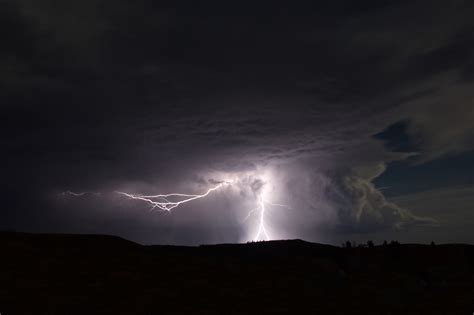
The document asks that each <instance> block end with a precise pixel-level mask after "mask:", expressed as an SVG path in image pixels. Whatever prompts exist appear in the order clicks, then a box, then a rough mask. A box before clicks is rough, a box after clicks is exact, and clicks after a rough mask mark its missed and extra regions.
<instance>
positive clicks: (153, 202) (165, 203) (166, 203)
mask: <svg viewBox="0 0 474 315" xmlns="http://www.w3.org/2000/svg"><path fill="white" fill-rule="evenodd" d="M230 184H231V182H222V183H220V184H218V185H217V186H214V187H212V188H209V189H208V190H207V191H206V192H205V193H204V194H202V195H189V194H182V193H171V194H164V195H149V196H147V195H139V194H138V195H137V194H129V193H126V192H122V191H115V193H117V194H119V195H122V196H125V197H127V198H128V199H133V200H139V201H143V202H146V203H148V204H149V205H150V206H151V209H152V210H154V209H157V208H158V209H160V210H162V211H167V212H170V211H171V210H173V209H174V208H176V207H179V206H180V205H182V204H185V203H187V202H190V201H193V200H196V199H201V198H204V197H206V196H207V195H209V194H210V193H211V192H213V191H216V190H218V189H219V188H221V187H223V186H224V185H230ZM176 197H178V198H184V199H181V200H179V201H172V200H171V198H176Z"/></svg>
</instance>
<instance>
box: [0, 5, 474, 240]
mask: <svg viewBox="0 0 474 315" xmlns="http://www.w3.org/2000/svg"><path fill="white" fill-rule="evenodd" d="M473 16H474V2H473V1H457V0H453V1H441V0H439V1H438V0H429V1H408V0H407V1H403V0H401V1H384V0H362V1H340V0H336V1H252V2H249V3H246V2H242V1H151V0H149V1H145V0H140V1H125V0H68V1H53V0H42V1H37V0H1V1H0V28H1V30H2V40H1V44H0V69H1V71H0V115H1V117H0V125H1V133H0V137H1V143H2V151H1V152H2V154H1V166H2V167H1V168H2V170H1V178H2V180H1V185H2V190H1V191H2V199H1V200H2V201H3V202H2V205H1V208H0V230H11V231H25V232H47V233H59V232H60V233H94V234H112V235H118V236H122V237H125V238H127V239H130V240H133V241H137V242H140V243H144V244H151V243H153V244H187V245H194V244H203V243H224V242H246V241H249V240H257V239H267V238H268V239H293V238H301V239H305V240H308V241H314V242H324V243H332V244H341V242H343V241H345V240H348V239H349V240H355V241H357V242H365V241H367V240H369V239H371V240H373V241H375V242H382V241H383V240H388V241H390V240H392V239H394V240H398V241H401V242H423V243H426V242H431V241H435V242H437V243H445V242H450V243H451V242H456V243H460V242H467V243H474V233H472V230H473V228H474V209H473V205H474V166H473V162H474V98H473V97H474V18H473ZM220 184H222V186H220V188H218V189H216V190H215V191H212V192H211V193H209V195H207V196H206V197H205V198H200V199H196V200H193V201H190V202H188V203H185V204H182V205H180V206H179V207H176V208H174V209H172V210H171V211H170V212H167V211H159V209H156V208H155V209H151V207H150V204H149V203H147V202H144V201H140V200H131V199H130V198H127V197H126V196H124V195H120V194H118V193H117V191H120V192H126V193H128V194H134V196H136V195H156V194H168V193H183V194H192V195H194V194H203V193H205V192H206V191H207V190H208V189H210V188H212V187H216V186H217V185H220ZM71 192H72V193H71ZM76 194H77V195H76ZM173 198H174V197H173ZM261 200H264V203H265V211H264V213H263V214H262V209H261V204H260V201H261ZM282 205H284V206H282ZM262 216H263V221H264V228H265V230H266V232H267V234H268V237H264V235H262V234H261V235H259V236H257V234H258V230H259V227H260V224H261V223H262V221H261V219H262Z"/></svg>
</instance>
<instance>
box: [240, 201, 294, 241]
mask: <svg viewBox="0 0 474 315" xmlns="http://www.w3.org/2000/svg"><path fill="white" fill-rule="evenodd" d="M262 195H263V194H260V195H259V196H258V200H257V202H258V208H255V209H252V210H250V211H249V213H248V214H247V216H246V217H245V218H244V222H245V221H247V220H248V219H249V218H250V217H251V216H252V214H254V213H255V212H258V229H257V233H256V234H255V236H254V238H253V240H254V241H257V240H261V239H263V240H269V239H270V236H269V235H268V232H267V230H266V228H265V226H266V224H265V212H266V210H267V207H266V206H267V205H270V206H275V207H283V208H287V209H290V210H291V208H290V207H289V206H287V205H283V204H279V203H271V202H268V201H266V200H265V199H264V198H263V196H262Z"/></svg>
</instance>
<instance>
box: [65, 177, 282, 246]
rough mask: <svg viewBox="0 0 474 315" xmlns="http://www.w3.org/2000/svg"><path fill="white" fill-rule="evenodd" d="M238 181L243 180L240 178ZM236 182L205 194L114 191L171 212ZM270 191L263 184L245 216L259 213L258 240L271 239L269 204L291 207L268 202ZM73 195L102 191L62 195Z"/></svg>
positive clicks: (68, 192)
mask: <svg viewBox="0 0 474 315" xmlns="http://www.w3.org/2000/svg"><path fill="white" fill-rule="evenodd" d="M238 182H241V181H240V180H239V181H238ZM233 184H236V183H235V181H234V180H230V181H223V182H221V183H219V184H217V185H216V186H214V187H211V188H209V189H208V190H207V191H206V192H205V193H203V194H200V195H198V194H196V195H193V194H183V193H170V194H159V195H142V194H132V193H127V192H122V191H114V193H116V194H119V195H121V196H124V197H126V198H127V199H130V200H137V201H141V202H145V203H147V204H148V205H150V207H151V210H156V209H158V210H160V211H165V212H171V210H173V209H174V208H176V207H179V206H181V205H183V204H185V203H188V202H190V201H193V200H197V199H201V198H204V197H207V196H208V195H209V194H210V193H212V192H214V191H216V190H218V189H220V188H222V187H224V186H227V185H233ZM267 193H268V189H267V187H266V186H263V187H262V188H261V189H259V190H258V191H257V192H255V196H256V198H257V208H255V209H252V210H250V211H249V212H248V214H247V216H246V217H245V218H244V222H245V221H247V220H248V219H249V218H250V217H251V216H252V215H253V214H254V213H257V214H258V221H257V222H258V228H257V232H256V234H255V237H254V238H253V240H254V241H257V240H270V239H271V238H270V236H269V233H268V232H267V228H266V223H265V217H266V210H267V206H272V207H284V208H287V209H290V208H289V207H288V206H286V205H282V204H277V203H271V202H268V201H267V199H266V198H265V196H266V194H267ZM66 194H68V195H71V196H74V197H82V196H86V195H94V196H100V195H101V193H96V192H72V191H69V190H68V191H66V192H63V193H62V195H66Z"/></svg>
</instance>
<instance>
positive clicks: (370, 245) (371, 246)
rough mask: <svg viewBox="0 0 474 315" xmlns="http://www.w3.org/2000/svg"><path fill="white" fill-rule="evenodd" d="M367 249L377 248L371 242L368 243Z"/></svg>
mask: <svg viewBox="0 0 474 315" xmlns="http://www.w3.org/2000/svg"><path fill="white" fill-rule="evenodd" d="M367 247H368V248H374V247H375V245H374V242H372V241H370V240H369V241H367Z"/></svg>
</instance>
